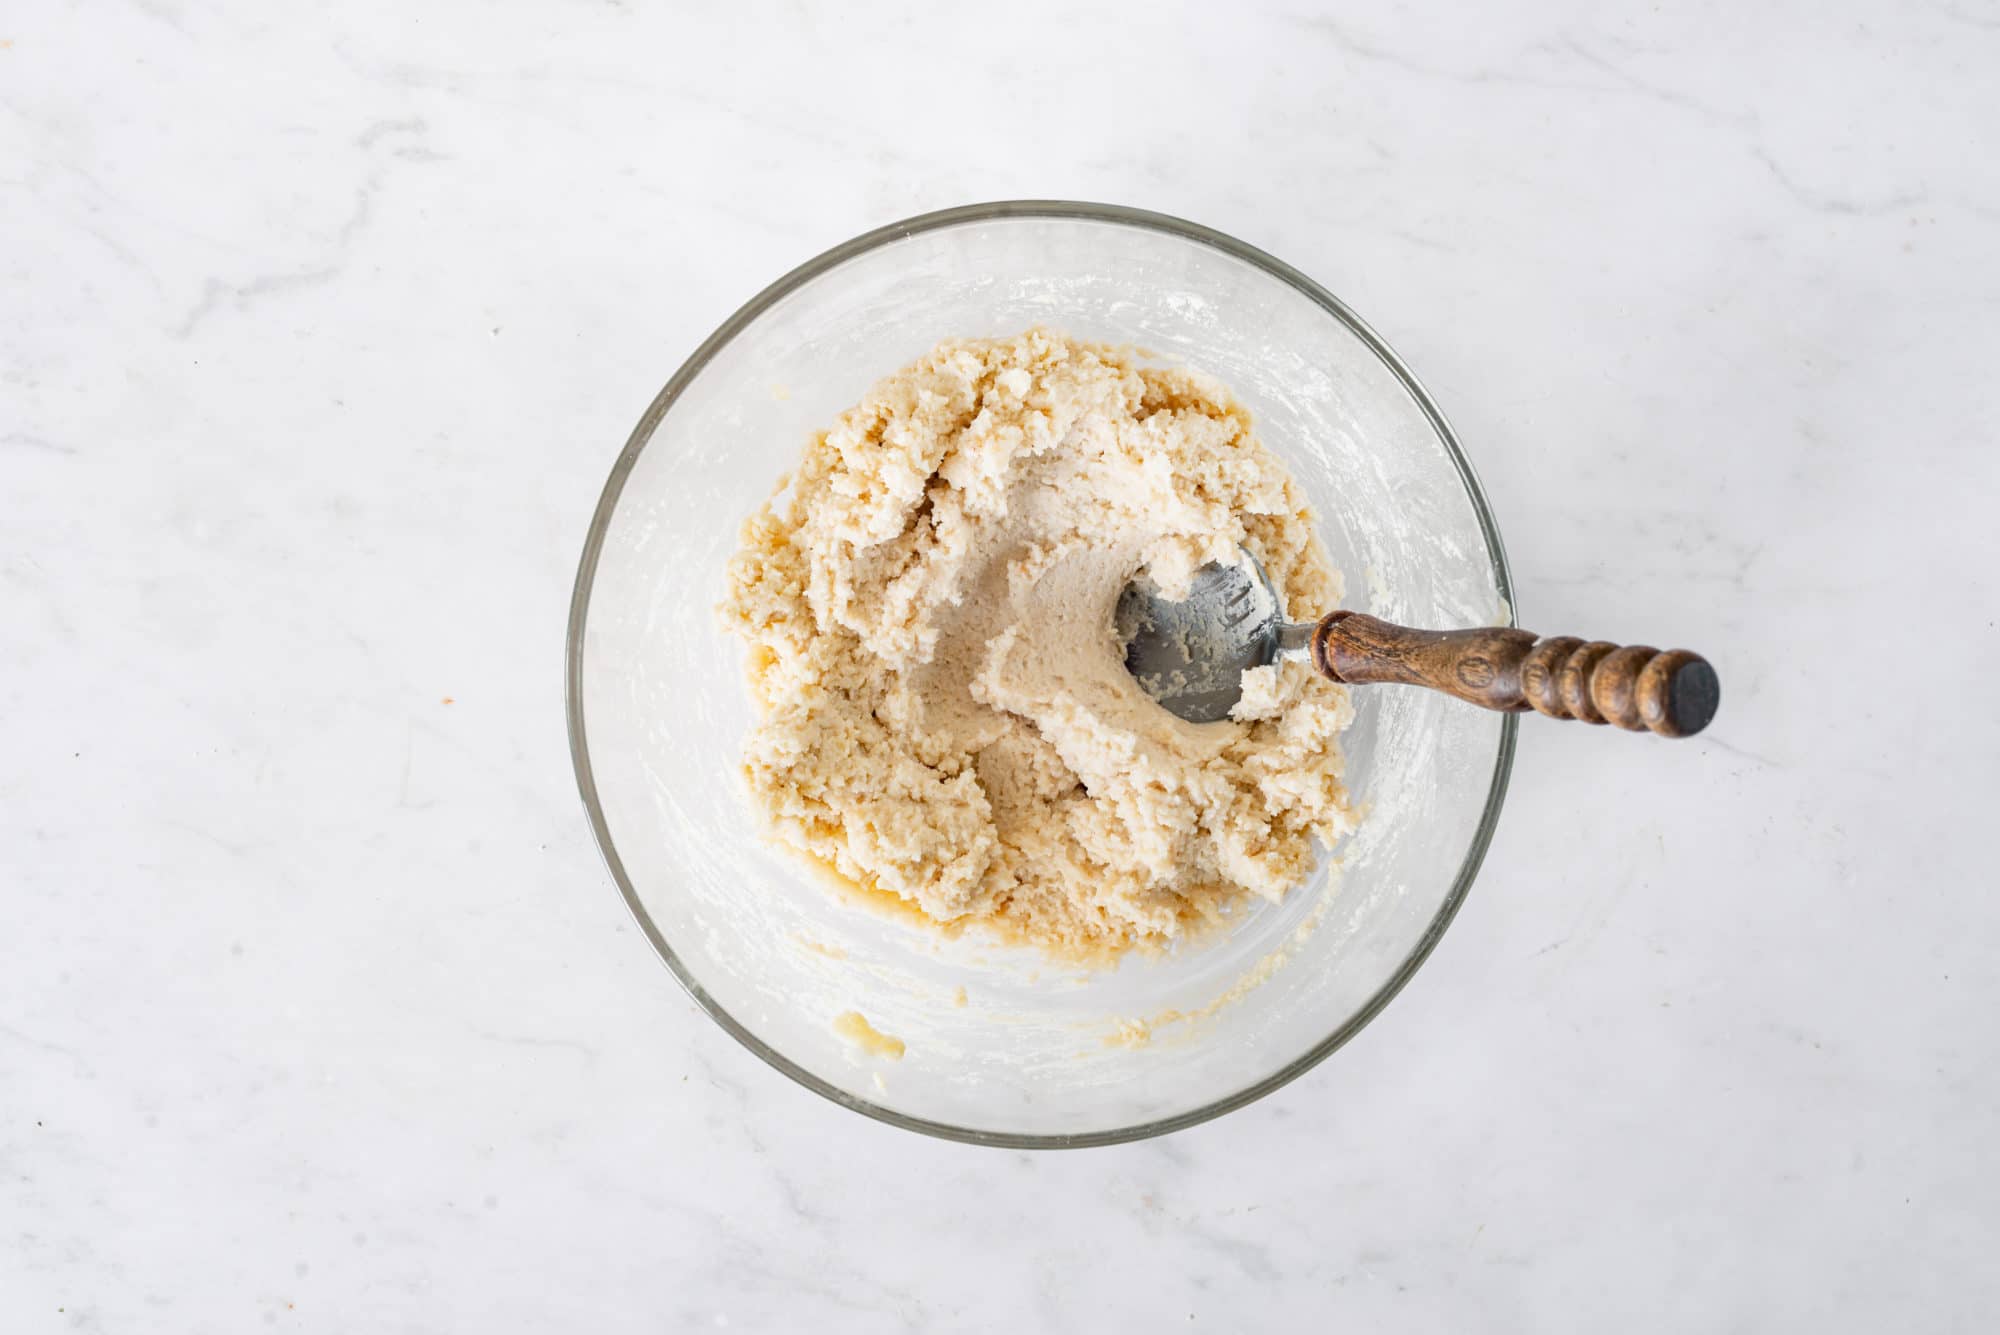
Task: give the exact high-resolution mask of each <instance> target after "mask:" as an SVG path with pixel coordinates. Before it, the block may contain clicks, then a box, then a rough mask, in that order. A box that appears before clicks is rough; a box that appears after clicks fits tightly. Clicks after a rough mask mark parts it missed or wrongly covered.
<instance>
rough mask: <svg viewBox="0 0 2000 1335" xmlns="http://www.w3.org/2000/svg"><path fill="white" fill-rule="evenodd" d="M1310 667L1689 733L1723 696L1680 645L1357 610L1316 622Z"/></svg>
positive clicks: (1710, 674) (1490, 704)
mask: <svg viewBox="0 0 2000 1335" xmlns="http://www.w3.org/2000/svg"><path fill="white" fill-rule="evenodd" d="M1312 657H1313V663H1314V665H1315V666H1317V667H1318V668H1319V670H1320V671H1321V672H1323V673H1325V674H1326V675H1327V676H1329V677H1331V678H1333V680H1335V681H1340V682H1350V683H1355V684H1359V683H1362V682H1402V683H1404V684H1405V685H1410V686H1427V687H1429V688H1430V689H1432V690H1434V691H1443V692H1444V693H1445V694H1447V695H1453V696H1456V697H1458V698H1459V699H1460V700H1466V701H1470V702H1471V703H1473V704H1475V705H1483V706H1485V707H1486V708H1488V709H1499V710H1524V709H1534V710H1535V711H1536V712H1538V713H1542V714H1546V715H1548V716H1549V717H1550V718H1573V719H1581V720H1582V721H1583V722H1585V723H1613V724H1616V725H1617V726H1618V727H1621V728H1625V729H1627V730H1629V731H1631V732H1647V731H1651V732H1655V733H1658V734H1659V735H1660V736H1662V737H1692V736H1693V735H1694V734H1696V733H1698V732H1700V731H1701V730H1702V729H1703V728H1705V727H1707V726H1708V721H1709V720H1710V719H1712V718H1714V717H1715V710H1716V706H1717V705H1718V704H1719V703H1720V702H1721V688H1720V684H1719V683H1718V682H1717V680H1716V676H1715V669H1714V668H1712V667H1710V666H1709V664H1708V660H1707V659H1705V658H1703V657H1702V656H1701V655H1700V654H1695V653H1690V652H1688V651H1687V650H1686V649H1668V650H1665V651H1664V652H1663V651H1661V650H1659V649H1654V648H1652V647H1650V646H1647V645H1637V644H1631V645H1623V646H1620V645H1616V644H1608V643H1606V642H1605V641H1603V640H1579V639H1577V638H1575V637H1574V636H1568V635H1563V636H1557V637H1555V638H1552V639H1540V638H1538V637H1537V636H1536V635H1534V634H1533V633H1532V632H1530V631H1525V630H1515V629H1513V628H1512V627H1509V626H1493V627H1488V628H1485V629H1481V630H1413V629H1411V628H1410V627H1408V626H1398V625H1396V624H1394V623H1393V622H1388V621H1383V620H1381V619H1380V618H1379V617H1371V616H1369V615H1367V614H1366V613H1362V612H1344V611H1343V612H1333V613H1329V614H1328V615H1327V616H1326V617H1324V618H1322V619H1321V621H1320V622H1319V624H1318V625H1317V626H1315V627H1314V628H1313V636H1312Z"/></svg>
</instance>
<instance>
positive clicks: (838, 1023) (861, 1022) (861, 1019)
mask: <svg viewBox="0 0 2000 1335" xmlns="http://www.w3.org/2000/svg"><path fill="white" fill-rule="evenodd" d="M833 1032H834V1033H836V1034H839V1035H840V1036H841V1037H842V1038H844V1039H846V1040H847V1041H848V1042H850V1043H852V1044H853V1045H854V1046H855V1047H857V1048H860V1049H861V1050H862V1051H863V1052H865V1053H867V1054H868V1055H869V1056H871V1057H882V1058H886V1059H887V1060H889V1061H892V1062H899V1061H901V1060H903V1053H904V1051H905V1050H906V1049H905V1047H904V1044H903V1040H902V1039H900V1038H897V1037H896V1036H895V1035H893V1034H885V1033H883V1032H882V1031H881V1030H879V1029H877V1028H876V1027H875V1026H874V1025H872V1024H870V1023H868V1017H867V1016H865V1015H863V1014H862V1013H861V1012H860V1011H843V1012H841V1013H840V1014H839V1015H836V1016H834V1017H833Z"/></svg>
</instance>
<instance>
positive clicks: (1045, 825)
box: [722, 329, 1354, 956]
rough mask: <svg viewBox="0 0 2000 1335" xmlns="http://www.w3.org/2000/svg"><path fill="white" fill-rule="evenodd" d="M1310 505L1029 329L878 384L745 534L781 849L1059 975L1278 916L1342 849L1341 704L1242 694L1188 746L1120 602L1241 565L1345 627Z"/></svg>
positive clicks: (743, 582) (1253, 463) (1139, 384)
mask: <svg viewBox="0 0 2000 1335" xmlns="http://www.w3.org/2000/svg"><path fill="white" fill-rule="evenodd" d="M1313 528H1314V525H1313V516H1312V513H1311V511H1310V510H1309V509H1308V508H1307V506H1306V503H1305V500H1304V497H1303V496H1302V495H1301V493H1300V492H1299V489H1298V487H1297V486H1296V485H1295V484H1294V482H1293V481H1292V479H1291V477H1290V476H1289V475H1288V474H1287V472H1286V471H1285V469H1284V468H1283V467H1282V466H1281V465H1280V464H1279V462H1278V461H1277V459H1276V458H1275V457H1273V456H1272V455H1271V453H1270V452H1269V451H1268V450H1266V449H1265V448H1264V446H1263V445H1262V444H1261V443H1259V442H1258V440H1257V438H1256V436H1255V435H1254V434H1253V432H1252V430H1251V422H1250V416H1249V413H1248V412H1247V411H1245V409H1244V408H1243V407H1242V406H1241V405H1239V404H1238V403H1236V402H1235V400H1234V399H1233V398H1231V397H1230V395H1229V393H1228V391H1227V390H1225V389H1224V388H1223V387H1222V386H1220V385H1218V384H1216V383H1215V382H1214V381H1212V380H1209V379H1207V378H1205V377H1203V376H1200V375H1197V374H1195V373H1193V372H1190V371H1186V370H1178V369H1167V368H1161V367H1155V366H1148V365H1144V364H1142V361H1141V359H1140V358H1139V357H1138V356H1137V355H1135V354H1133V353H1131V352H1128V351H1125V350H1120V349H1114V348H1109V347H1104V346H1100V345H1096V344H1091V343H1086V342H1081V341H1078V340H1075V339H1071V338H1067V337H1064V336H1063V335H1061V334H1058V333H1055V332H1052V331H1049V330H1045V329H1035V330H1030V331H1029V332H1027V333H1025V334H1022V335H1019V336H1018V337H1014V338H1002V339H985V340H954V341H949V342H946V343H943V344H941V345H939V346H938V347H937V348H936V349H935V350H933V351H932V352H931V353H930V354H929V355H928V356H926V357H924V358H922V359H921V360H919V361H917V362H915V363H913V364H912V365H910V366H908V367H906V368H905V369H903V370H902V371H899V372H897V373H896V374H895V375H892V376H889V377H887V378H886V379H884V380H882V381H881V382H880V383H878V384H877V385H875V387H874V388H873V389H871V390H870V391H869V392H868V394H867V396H866V397H865V398H864V399H863V400H862V401H861V402H860V404H858V405H857V406H856V407H854V408H853V409H851V410H849V411H848V412H846V413H844V414H842V415H841V417H840V418H839V420H837V421H836V422H835V423H834V424H833V426H832V427H831V428H830V429H829V430H827V431H826V432H824V433H823V434H821V435H819V436H818V437H817V438H816V439H814V440H813V441H812V443H811V444H810V445H809V446H808V447H807V449H806V452H805V456H804V458H803V459H802V460H801V461H800V463H799V466H798V469H797V471H796V472H795V473H794V474H793V475H792V477H791V478H790V479H789V481H788V482H787V483H784V484H781V486H780V490H779V493H778V494H777V495H776V496H775V497H774V498H773V499H772V500H771V502H770V503H768V504H767V505H765V506H764V507H763V508H762V509H760V510H759V511H758V512H757V513H756V514H755V515H753V516H752V517H751V518H750V519H749V521H748V522H747V523H746V524H745V525H744V528H743V534H742V543H741V547H740V549H739V551H738V552H737V553H736V555H735V557H734V558H733V559H732V561H731V563H730V567H729V589H728V594H727V597H726V599H725V601H724V604H723V609H722V610H723V616H724V620H725V622H726V624H728V625H729V626H730V627H731V628H732V629H733V630H735V631H736V632H737V633H738V634H740V635H741V636H742V637H743V638H744V639H745V640H746V641H748V643H749V645H750V655H749V665H750V685H751V692H752V696H753V699H754V702H755V705H756V710H757V714H758V718H757V722H756V724H755V725H754V727H753V729H752V731H751V734H750V737H749V740H748V743H747V745H746V748H745V755H744V771H745V774H746V775H747V778H748V781H749V786H750V791H751V793H752V795H753V797H754V800H755V801H756V803H757V804H758V806H759V807H760V808H761V809H762V811H763V813H764V815H765V816H766V817H767V818H768V821H769V825H770V828H771V829H772V831H773V832H774V833H775V835H776V836H777V837H778V838H780V839H781V840H783V841H784V842H786V843H788V844H790V845H791V846H793V847H795V848H796V849H798V850H800V851H802V852H804V853H806V854H808V855H810V856H811V857H812V858H814V859H815V860H817V861H819V862H820V863H822V864H824V865H826V866H828V867H830V868H831V869H833V870H834V871H836V872H837V873H839V875H840V876H842V877H843V878H845V879H847V880H849V881H853V882H857V883H859V884H861V885H862V886H865V887H868V888H870V889H873V890H879V891H884V892H887V893H889V894H892V895H894V896H896V897H898V898H899V899H901V900H903V901H906V902H907V903H908V904H910V905H912V906H914V907H915V908H916V909H917V910H918V911H920V912H921V913H922V914H923V915H924V916H925V917H926V918H927V919H929V920H931V921H934V922H936V923H939V924H947V925H953V926H962V925H966V924H984V925H988V926H992V927H995V928H998V929H1000V930H1001V931H1002V932H1004V933H1005V934H1006V935H1008V936H1010V937H1012V938H1015V939H1020V940H1025V941H1029V942H1032V943H1035V944H1037V945H1040V946H1043V947H1045V948H1047V949H1048V950H1050V951H1051V952H1053V953H1057V954H1062V955H1071V956H1088V955H1093V954H1101V953H1102V952H1105V951H1112V952H1116V951H1119V950H1122V949H1124V948H1126V947H1128V946H1131V945H1134V944H1141V943H1156V944H1157V943H1165V942H1168V941H1171V940H1172V939H1174V938H1176V937H1177V936H1180V935H1181V934H1183V933H1185V932H1186V931H1188V930H1189V929H1190V928H1191V927H1193V926H1196V925H1199V924H1201V923H1204V922H1210V921H1214V920H1217V919H1219V918H1221V917H1223V916H1226V914H1227V913H1228V912H1229V910H1230V909H1231V907H1232V906H1233V905H1235V904H1236V902H1237V901H1239V900H1240V899H1241V898H1242V897H1243V896H1245V895H1256V896H1259V897H1261V898H1264V899H1269V900H1276V899H1278V898H1280V897H1282V896H1283V895H1284V893H1285V892H1286V891H1287V890H1288V889H1290V888H1291V887H1293V886H1296V885H1298V884H1299V883H1300V882H1301V881H1303V880H1304V879H1305V878H1306V877H1307V876H1308V875H1309V874H1310V873H1311V871H1312V868H1313V865H1314V862H1315V859H1316V856H1317V853H1316V849H1315V841H1317V842H1318V843H1320V844H1325V845H1330V844H1332V843H1333V842H1334V841H1335V840H1336V839H1338V838H1339V837H1340V836H1341V835H1342V834H1343V833H1345V832H1346V831H1347V830H1349V829H1350V828H1351V827H1352V823H1353V819H1354V818H1353V814H1352V812H1351V811H1350V809H1349V807H1348V805H1347V800H1346V793H1345V790H1344V789H1343V787H1342V785H1341V777H1340V776H1341V754H1340V748H1339V745H1338V737H1339V734H1340V732H1341V730H1342V729H1343V728H1344V727H1346V726H1347V724H1348V723H1349V721H1350V720H1351V719H1352V717H1353V712H1352V709H1351V706H1350V704H1349V701H1348V698H1347V693H1346V691H1345V690H1344V689H1343V688H1341V687H1339V686H1336V685H1334V684H1332V683H1330V682H1327V681H1324V680H1322V679H1320V678H1318V677H1316V676H1315V675H1314V674H1313V673H1312V672H1311V670H1310V669H1309V668H1307V667H1306V666H1305V665H1303V664H1296V663H1294V664H1287V665H1285V666H1284V667H1283V668H1282V669H1280V668H1269V669H1259V670H1258V671H1257V672H1256V673H1254V674H1252V680H1250V681H1247V682H1246V684H1245V685H1246V689H1245V692H1244V699H1243V703H1242V704H1241V705H1239V706H1238V708H1237V711H1236V713H1235V715H1234V716H1233V717H1232V719H1231V720H1229V721H1225V722H1219V723H1210V724H1190V723H1185V722H1183V721H1181V720H1180V719H1177V718H1175V717H1174V716H1173V715H1171V714H1169V713H1168V712H1167V711H1166V710H1164V709H1162V708H1161V707H1160V706H1159V705H1158V704H1156V703H1155V702H1153V701H1152V700H1150V699H1149V698H1147V697H1146V696H1145V695H1144V694H1143V693H1142V692H1141V691H1140V690H1139V688H1138V685H1137V683H1135V682H1134V681H1133V680H1132V678H1131V676H1130V674H1129V673H1127V672H1126V671H1125V667H1124V663H1123V661H1122V650H1121V647H1120V645H1119V643H1118V640H1117V635H1116V632H1115V630H1114V628H1113V625H1112V612H1113V608H1114V606H1115V604H1116V602H1117V598H1118V594H1119V593H1120V591H1121V590H1122V589H1123V588H1124V587H1125V586H1126V584H1128V583H1129V582H1130V581H1131V580H1132V579H1134V578H1135V577H1140V576H1148V577H1150V578H1152V579H1153V580H1154V581H1155V582H1157V583H1158V584H1159V585H1160V586H1161V587H1162V588H1163V589H1164V590H1165V591H1166V592H1167V593H1168V595H1169V596H1174V594H1175V593H1176V592H1180V593H1184V592H1185V590H1186V588H1187V584H1188V580H1189V578H1190V577H1191V576H1192V574H1193V572H1194V571H1195V570H1197V569H1199V568H1200V567H1201V566H1202V565H1204V564H1205V563H1207V562H1210V561H1215V560H1229V559H1232V558H1233V557H1234V556H1235V555H1236V552H1237V548H1238V545H1239V544H1241V545H1243V546H1246V547H1248V548H1249V549H1250V550H1251V551H1252V552H1254V553H1255V554H1256V555H1257V557H1258V558H1259V559H1260V560H1262V561H1263V563H1264V567H1265V569H1266V570H1268V571H1269V572H1270V575H1271V578H1272V580H1273V582H1274V583H1275V584H1276V586H1277V588H1278V589H1279V591H1280V593H1281V594H1282V595H1283V597H1284V599H1285V602H1286V611H1287V613H1288V614H1289V615H1293V616H1305V615H1318V614H1319V613H1320V612H1322V611H1324V610H1325V609H1326V608H1328V607H1332V606H1334V605H1335V603H1336V601H1337V595H1338V593H1339V582H1338V578H1337V576H1336V574H1335V572H1334V570H1333V569H1332V566H1331V564H1330V562H1329V561H1328V559H1327V555H1326V552H1325V549H1324V548H1323V547H1322V546H1321V544H1320V542H1319V541H1318V539H1317V538H1316V537H1315V536H1314V531H1313Z"/></svg>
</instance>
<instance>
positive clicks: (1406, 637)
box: [1116, 550, 1721, 737]
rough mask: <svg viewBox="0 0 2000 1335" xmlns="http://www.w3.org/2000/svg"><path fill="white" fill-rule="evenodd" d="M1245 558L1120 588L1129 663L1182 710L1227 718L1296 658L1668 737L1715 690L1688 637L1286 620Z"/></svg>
mask: <svg viewBox="0 0 2000 1335" xmlns="http://www.w3.org/2000/svg"><path fill="white" fill-rule="evenodd" d="M1243 558H1244V559H1243V560H1242V561H1241V562H1239V563H1237V564H1234V565H1220V564H1216V565H1208V566H1204V567H1202V568H1201V569H1200V570H1198V571H1196V572H1195V576H1194V584H1193V588H1192V589H1191V590H1190V592H1189V594H1188V597H1187V598H1186V599H1185V600H1184V601H1182V602H1168V601H1167V600H1166V599H1164V598H1163V597H1161V596H1160V594H1159V591H1158V590H1157V589H1156V588H1154V587H1153V585H1152V584H1151V582H1150V581H1146V580H1140V581H1137V582H1135V583H1133V584H1132V585H1130V586H1129V587H1127V588H1126V590H1125V592H1124V593H1123V594H1122V595H1121V596H1120V597H1119V599H1118V609H1117V613H1116V625H1117V628H1118V637H1119V642H1120V643H1121V644H1123V645H1124V646H1125V666H1126V668H1127V669H1129V670H1130V671H1131V673H1132V675H1133V676H1134V677H1136V678H1137V679H1138V681H1139V686H1140V689H1142V690H1143V691H1145V692H1146V694H1147V695H1150V696H1151V697H1152V698H1153V699H1155V700H1157V701H1159V702H1160V704H1162V705H1163V706H1165V707H1166V708H1167V709H1168V710H1169V711H1171V712H1172V713H1174V714H1177V715H1179V716H1180V717H1181V718H1184V719H1186V720H1187V721H1188V722H1190V723H1215V722H1218V721H1220V720H1222V719H1225V718H1227V717H1228V716H1229V711H1230V710H1231V709H1233V708H1235V706H1236V702H1237V701H1238V700H1240V699H1241V698H1242V696H1243V674H1244V673H1245V672H1247V671H1249V670H1250V669H1251V668H1255V667H1262V666H1265V665H1267V664H1271V663H1281V662H1286V661H1289V660H1293V659H1298V660H1301V661H1304V662H1309V663H1311V664H1312V665H1313V666H1314V668H1316V669H1317V670H1318V671H1319V672H1320V673H1321V675H1323V676H1325V677H1327V678H1328V679H1330V680H1332V681H1338V682H1345V683H1348V684H1350V685H1361V684H1363V683H1367V682H1400V683H1403V684H1405V685H1410V686H1425V687H1428V688H1430V689H1431V690H1434V691H1443V692H1444V693H1445V694H1447V695H1452V696H1456V697H1457V698H1458V699H1460V700H1465V701H1469V702H1470V703H1472V704H1475V705H1480V706H1483V707H1485V708H1487V709H1498V710H1505V711H1516V712H1517V711H1521V710H1526V709H1530V708H1532V709H1534V710H1536V711H1537V712H1539V713H1542V714H1546V715H1547V716H1549V717H1550V718H1565V719H1581V720H1582V721H1583V722H1585V723H1615V724H1617V725H1618V726H1619V727H1621V728H1625V729H1627V730H1629V731H1632V732H1645V731H1648V730H1650V731H1652V732H1655V733H1658V734H1659V735H1660V736H1662V737H1691V736H1693V735H1694V734H1695V733H1698V732H1700V731H1701V730H1702V729H1703V728H1705V727H1707V726H1708V722H1709V720H1710V719H1712V718H1714V717H1715V710H1716V706H1717V704H1718V703H1719V702H1720V699H1721V687H1720V684H1719V683H1718V681H1717V680H1716V675H1715V669H1714V668H1712V667H1710V666H1709V664H1708V660H1707V659H1705V658H1703V657H1701V655H1699V654H1695V653H1690V652H1689V651H1687V650H1685V649H1669V650H1667V651H1665V652H1664V653H1663V652H1661V651H1660V650H1658V649H1654V648H1651V647H1650V646H1646V645H1626V646H1623V647H1621V646H1619V645H1615V644H1610V643H1607V642H1606V641H1603V640H1590V641H1587V642H1586V641H1584V640H1580V639H1576V638H1575V637H1573V636H1558V637H1555V638H1552V639H1541V638H1539V637H1537V636H1536V635H1534V634H1533V633H1532V632H1530V631H1525V630H1516V629H1514V628H1512V627H1509V626H1491V627H1485V628H1482V629H1478V630H1412V629H1410V628H1409V627H1407V626H1398V625H1395V624H1393V623H1391V622H1387V621H1383V620H1380V619H1379V618H1376V617H1371V616H1368V615H1366V614H1364V613H1361V612H1349V611H1344V610H1343V611H1334V612H1329V613H1327V614H1326V615H1325V616H1324V617H1322V618H1320V619H1319V620H1318V621H1316V622H1312V621H1294V622H1288V621H1286V620H1285V619H1284V612H1283V608H1284V604H1283V603H1282V601H1281V600H1280V599H1279V597H1278V594H1277V590H1276V589H1274V588H1272V587H1271V579H1270V576H1269V575H1267V574H1265V572H1264V567H1263V565H1262V564H1261V563H1260V562H1259V561H1258V560H1257V558H1256V557H1255V556H1253V555H1252V554H1251V553H1250V552H1249V551H1247V550H1245V551H1244V553H1243Z"/></svg>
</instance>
